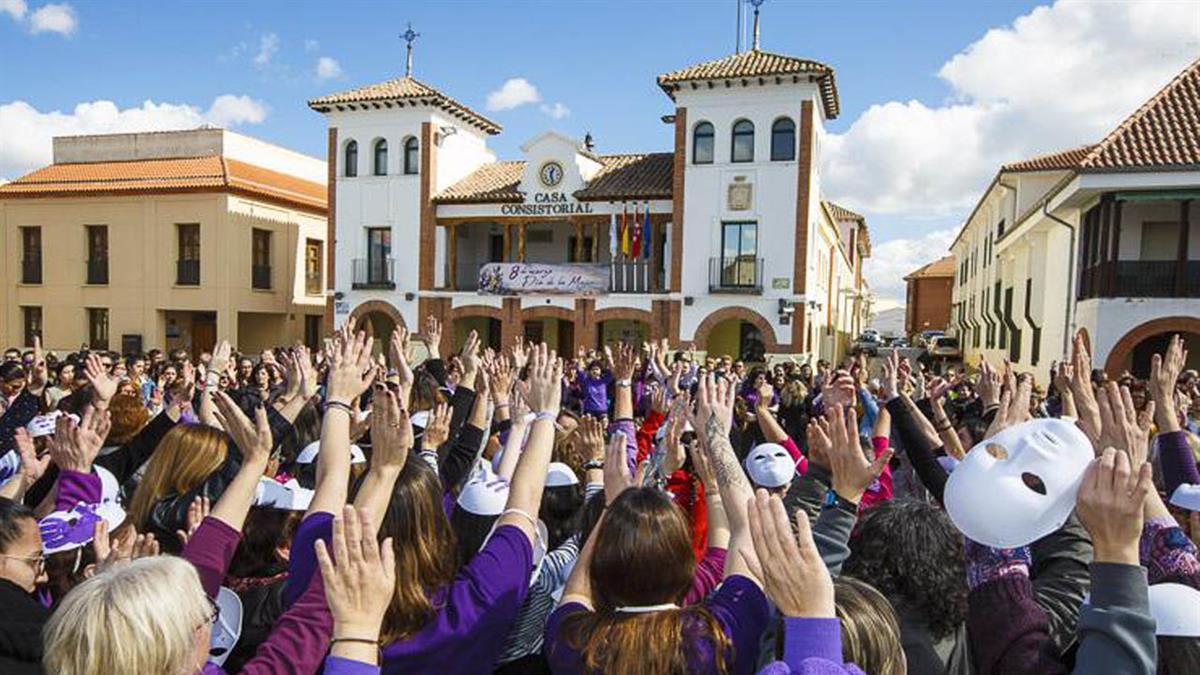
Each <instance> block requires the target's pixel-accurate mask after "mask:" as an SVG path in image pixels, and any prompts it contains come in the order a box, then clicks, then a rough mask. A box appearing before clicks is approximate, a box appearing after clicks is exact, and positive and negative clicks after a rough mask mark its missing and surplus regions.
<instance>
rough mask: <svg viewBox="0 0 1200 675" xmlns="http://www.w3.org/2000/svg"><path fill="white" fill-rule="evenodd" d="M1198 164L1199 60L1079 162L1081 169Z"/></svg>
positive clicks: (1199, 129)
mask: <svg viewBox="0 0 1200 675" xmlns="http://www.w3.org/2000/svg"><path fill="white" fill-rule="evenodd" d="M1197 165H1200V59H1197V60H1196V61H1193V62H1192V64H1191V65H1190V66H1188V67H1187V68H1185V69H1184V71H1183V72H1182V73H1180V74H1179V75H1177V76H1176V77H1175V79H1173V80H1171V81H1170V82H1169V83H1167V85H1166V86H1165V87H1163V88H1162V90H1160V91H1159V92H1158V93H1157V94H1155V95H1154V96H1153V97H1151V98H1150V100H1149V101H1146V103H1145V104H1143V105H1142V107H1141V108H1138V110H1137V112H1135V113H1133V114H1132V115H1130V116H1129V117H1128V118H1127V119H1126V120H1125V121H1124V122H1122V123H1121V124H1120V126H1118V127H1117V128H1116V129H1113V131H1112V133H1110V134H1109V135H1108V136H1107V137H1105V139H1104V140H1102V141H1100V143H1098V144H1097V145H1096V147H1095V148H1093V149H1092V151H1091V152H1090V153H1088V155H1087V157H1085V158H1084V159H1083V161H1082V162H1080V167H1081V168H1083V169H1084V170H1089V169H1091V170H1100V171H1103V170H1105V169H1146V168H1154V167H1163V168H1167V167H1184V166H1188V167H1194V166H1197Z"/></svg>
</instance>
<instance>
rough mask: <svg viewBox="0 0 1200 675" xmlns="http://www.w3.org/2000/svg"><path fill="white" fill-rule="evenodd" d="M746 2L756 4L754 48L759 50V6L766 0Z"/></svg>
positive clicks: (748, 0) (747, 0)
mask: <svg viewBox="0 0 1200 675" xmlns="http://www.w3.org/2000/svg"><path fill="white" fill-rule="evenodd" d="M746 2H748V3H750V4H751V5H753V6H754V47H753V48H754V50H755V51H757V50H758V8H759V7H762V4H763V3H764V2H766V0H746Z"/></svg>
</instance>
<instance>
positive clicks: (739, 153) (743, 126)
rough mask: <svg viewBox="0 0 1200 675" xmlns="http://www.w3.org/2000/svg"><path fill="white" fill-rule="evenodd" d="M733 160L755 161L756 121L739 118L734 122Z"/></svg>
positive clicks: (731, 159)
mask: <svg viewBox="0 0 1200 675" xmlns="http://www.w3.org/2000/svg"><path fill="white" fill-rule="evenodd" d="M732 140H733V142H732V152H731V153H730V158H729V161H731V162H753V161H754V122H751V121H750V120H738V121H737V122H734V123H733V139H732Z"/></svg>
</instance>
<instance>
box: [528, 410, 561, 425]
mask: <svg viewBox="0 0 1200 675" xmlns="http://www.w3.org/2000/svg"><path fill="white" fill-rule="evenodd" d="M557 419H558V411H557V410H543V411H541V412H539V413H534V415H533V421H534V422H554V421H556V420H557Z"/></svg>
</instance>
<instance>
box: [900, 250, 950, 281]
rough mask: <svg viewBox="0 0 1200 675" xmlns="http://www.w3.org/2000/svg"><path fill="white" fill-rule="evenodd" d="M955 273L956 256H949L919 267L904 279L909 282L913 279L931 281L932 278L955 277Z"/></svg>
mask: <svg viewBox="0 0 1200 675" xmlns="http://www.w3.org/2000/svg"><path fill="white" fill-rule="evenodd" d="M954 273H955V269H954V256H953V255H948V256H946V257H944V258H940V259H938V260H934V261H933V262H931V263H929V264H928V265H923V266H921V267H918V268H917V269H915V270H913V271H912V272H910V273H909V274H908V276H906V277H904V280H905V281H909V280H912V279H929V278H932V277H953V276H954Z"/></svg>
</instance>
